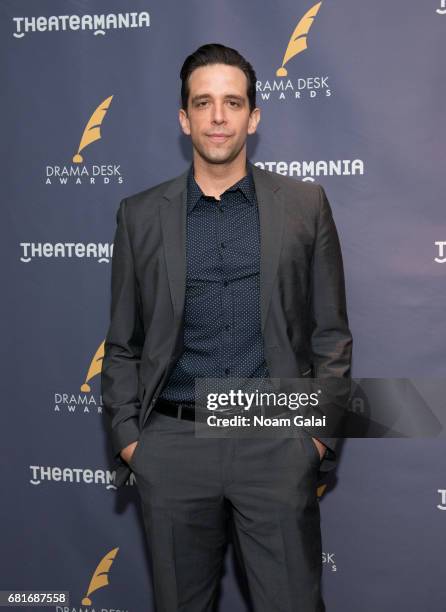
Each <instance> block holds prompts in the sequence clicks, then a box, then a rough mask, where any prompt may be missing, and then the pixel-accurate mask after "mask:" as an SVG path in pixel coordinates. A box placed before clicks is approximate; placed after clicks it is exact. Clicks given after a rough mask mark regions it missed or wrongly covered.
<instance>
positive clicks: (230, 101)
mask: <svg viewBox="0 0 446 612" xmlns="http://www.w3.org/2000/svg"><path fill="white" fill-rule="evenodd" d="M229 104H231V106H240V103H239V102H236V101H235V100H229Z"/></svg>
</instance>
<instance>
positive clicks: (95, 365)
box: [81, 340, 105, 393]
mask: <svg viewBox="0 0 446 612" xmlns="http://www.w3.org/2000/svg"><path fill="white" fill-rule="evenodd" d="M104 345H105V340H103V341H102V342H101V344H100V345H99V347H98V349H97V351H96V353H95V354H94V357H93V359H92V360H91V363H90V367H89V368H88V372H87V377H86V379H85V382H84V384H83V385H82V386H81V391H82V393H89V392H90V391H91V388H90V385H89V384H88V381H89V380H91V379H92V378H93V376H96V374H99V372H100V371H101V369H102V360H103V359H104Z"/></svg>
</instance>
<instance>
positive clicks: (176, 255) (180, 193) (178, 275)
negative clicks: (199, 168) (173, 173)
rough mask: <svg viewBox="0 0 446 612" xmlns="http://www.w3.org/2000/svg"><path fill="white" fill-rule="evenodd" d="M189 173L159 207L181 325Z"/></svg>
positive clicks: (177, 181) (175, 183)
mask: <svg viewBox="0 0 446 612" xmlns="http://www.w3.org/2000/svg"><path fill="white" fill-rule="evenodd" d="M188 172H189V169H187V170H186V171H185V172H183V174H181V175H180V176H178V177H177V178H175V179H173V181H172V182H171V183H170V184H169V186H168V188H167V189H166V191H165V193H164V197H165V198H166V199H167V200H168V202H169V203H168V204H167V205H166V206H161V207H160V216H161V229H162V233H163V244H164V256H165V259H166V265H167V274H168V279H169V287H170V295H171V298H172V303H173V309H174V313H175V318H176V319H177V320H178V321H179V320H180V319H181V318H182V315H183V310H184V297H185V290H186V272H187V269H186V212H187V206H186V204H187V174H188Z"/></svg>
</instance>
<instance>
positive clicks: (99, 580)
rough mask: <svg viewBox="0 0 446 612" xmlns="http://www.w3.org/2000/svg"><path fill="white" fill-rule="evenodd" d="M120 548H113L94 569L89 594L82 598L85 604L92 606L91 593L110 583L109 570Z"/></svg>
mask: <svg viewBox="0 0 446 612" xmlns="http://www.w3.org/2000/svg"><path fill="white" fill-rule="evenodd" d="M118 550H119V548H113V549H112V550H111V551H110V552H109V553H107V554H106V555H105V556H104V557H103V558H102V559H101V560H100V561H99V563H98V566H97V568H96V569H95V570H94V574H93V576H92V578H91V580H90V584H89V585H88V589H87V594H86V596H85V597H83V599H82V605H83V606H91V599H90V597H89V595H91V593H94V591H97V590H98V589H101V588H102V587H104V586H107V585H108V584H109V580H108V572H109V571H110V567H111V565H112V563H113V561H114V560H115V557H116V555H117V554H118Z"/></svg>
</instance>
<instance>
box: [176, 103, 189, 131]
mask: <svg viewBox="0 0 446 612" xmlns="http://www.w3.org/2000/svg"><path fill="white" fill-rule="evenodd" d="M178 119H179V121H180V125H181V129H182V130H183V132H184V134H186V136H190V124H189V117H188V116H187V112H186V111H185V110H184V108H180V110H179V113H178Z"/></svg>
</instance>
